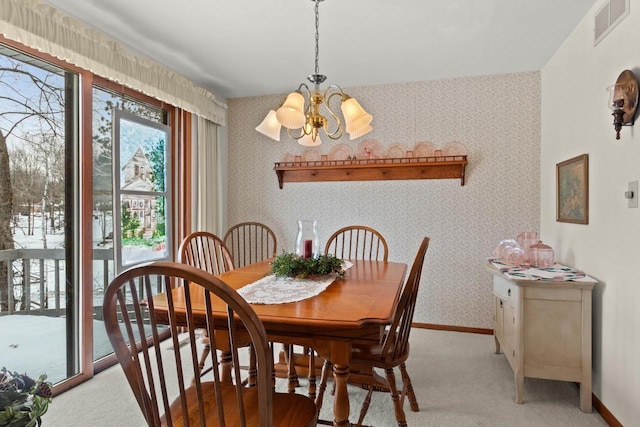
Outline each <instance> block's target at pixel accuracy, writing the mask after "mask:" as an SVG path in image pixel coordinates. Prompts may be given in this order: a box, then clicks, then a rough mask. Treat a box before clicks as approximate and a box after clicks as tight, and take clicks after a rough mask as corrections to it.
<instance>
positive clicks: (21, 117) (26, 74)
mask: <svg viewBox="0 0 640 427" xmlns="http://www.w3.org/2000/svg"><path fill="white" fill-rule="evenodd" d="M60 79H61V76H60V75H57V74H54V73H52V72H50V71H46V70H43V69H39V68H36V67H33V66H30V65H28V64H25V63H23V62H21V61H18V60H16V59H12V58H9V57H4V56H2V57H0V106H1V108H0V251H2V250H11V249H14V248H15V244H14V240H13V235H12V234H11V227H10V221H11V218H12V216H14V214H15V213H14V205H13V188H12V183H11V173H10V170H11V161H10V151H9V142H8V139H9V138H10V137H11V138H12V140H13V141H14V144H23V145H24V146H25V147H27V146H28V144H29V142H30V141H29V138H28V136H29V135H42V136H45V135H47V136H48V137H52V138H54V139H56V140H62V139H63V137H64V133H63V128H64V126H63V125H64V117H63V115H62V113H63V108H64V85H63V84H61V83H60ZM56 81H57V82H56ZM45 202H46V201H45ZM9 268H10V263H9V262H0V312H3V311H8V310H9V292H13V289H12V287H11V285H13V284H12V283H9V275H8V271H9V270H8V269H9Z"/></svg>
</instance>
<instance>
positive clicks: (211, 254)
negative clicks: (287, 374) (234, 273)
mask: <svg viewBox="0 0 640 427" xmlns="http://www.w3.org/2000/svg"><path fill="white" fill-rule="evenodd" d="M178 262H181V263H183V264H188V265H191V266H193V267H197V268H199V269H201V270H204V271H206V272H208V273H211V274H213V275H216V276H217V275H220V274H222V273H226V272H227V271H230V270H233V269H234V265H233V261H232V260H231V254H230V253H229V250H228V249H227V247H226V246H225V244H224V242H223V241H222V240H221V239H220V238H219V237H218V236H216V235H215V234H213V233H209V232H207V231H196V232H194V233H191V234H189V235H188V236H187V237H185V238H184V240H183V241H182V243H181V244H180V247H179V248H178ZM200 341H201V342H202V344H203V346H204V349H203V350H202V355H201V357H200V363H199V364H198V366H199V367H200V370H201V371H202V372H203V373H206V372H207V371H206V370H204V364H205V362H206V360H207V356H208V355H209V352H210V350H211V347H210V345H209V337H208V336H207V335H206V331H203V333H202V334H201V336H200ZM251 362H253V360H252V361H251ZM251 362H250V367H249V376H250V377H253V367H254V366H253V364H252V363H251Z"/></svg>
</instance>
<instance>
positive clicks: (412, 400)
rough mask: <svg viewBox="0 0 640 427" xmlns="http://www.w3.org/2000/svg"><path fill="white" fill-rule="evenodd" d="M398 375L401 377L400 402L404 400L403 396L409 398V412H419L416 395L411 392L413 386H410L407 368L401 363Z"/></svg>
mask: <svg viewBox="0 0 640 427" xmlns="http://www.w3.org/2000/svg"><path fill="white" fill-rule="evenodd" d="M400 375H402V384H403V386H402V400H404V395H406V396H407V397H408V398H409V405H410V406H411V410H412V411H413V412H419V411H420V407H419V406H418V400H417V399H416V393H415V392H414V391H413V386H412V385H411V378H409V373H408V372H407V366H406V365H405V364H404V363H402V364H400Z"/></svg>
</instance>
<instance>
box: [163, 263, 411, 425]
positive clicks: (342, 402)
mask: <svg viewBox="0 0 640 427" xmlns="http://www.w3.org/2000/svg"><path fill="white" fill-rule="evenodd" d="M351 262H352V263H353V266H352V267H351V268H350V269H349V270H348V273H347V277H345V278H336V280H334V281H333V283H331V284H330V285H329V286H328V287H327V288H326V289H325V290H324V291H322V292H321V293H320V294H318V295H316V296H314V297H312V298H308V299H305V300H302V301H298V302H292V303H284V304H252V308H253V309H254V310H255V312H256V313H257V315H258V317H259V318H260V320H261V321H262V323H263V325H264V327H265V330H266V332H267V338H268V339H269V341H271V342H280V343H284V344H291V345H300V346H305V347H310V348H313V349H314V350H315V351H316V352H317V353H318V354H319V355H320V356H321V357H323V358H325V359H328V360H331V362H332V363H333V375H334V381H335V395H334V404H333V416H334V420H333V424H334V426H347V425H349V411H350V407H349V394H348V392H347V380H348V377H349V362H350V360H349V359H350V355H351V346H352V345H353V344H357V343H364V344H367V343H368V344H371V343H376V342H379V341H380V339H381V337H382V335H383V333H384V329H385V326H387V325H389V324H390V323H391V321H392V318H393V314H394V310H395V307H396V305H397V303H398V300H399V298H400V293H401V290H402V285H403V283H404V278H405V275H406V271H407V265H406V264H403V263H396V262H387V261H362V260H352V261H351ZM269 274H271V273H270V265H269V261H268V260H267V261H263V262H259V263H256V264H251V265H247V266H245V267H242V268H238V269H235V270H231V271H229V272H226V273H224V274H222V275H220V276H219V277H220V279H222V280H223V281H224V282H225V283H227V284H228V285H229V286H231V287H232V288H234V289H240V288H241V287H243V286H245V285H247V284H251V283H253V282H255V281H257V280H259V279H261V278H263V277H265V276H267V275H269ZM172 292H173V293H174V304H175V307H176V310H180V308H181V307H180V301H184V296H183V295H182V296H181V295H180V294H183V292H181V290H180V288H175V289H173V291H172ZM191 295H192V304H193V306H194V311H201V312H203V313H204V311H203V310H204V302H202V301H197V299H196V298H197V297H196V296H195V295H194V293H192V294H191ZM199 295H201V294H199ZM182 306H183V307H184V303H182ZM166 309H167V302H166V295H164V294H159V295H156V296H155V297H154V310H155V312H156V315H160V314H161V313H162V312H163V311H165V312H166ZM213 310H214V314H216V315H217V314H218V313H219V316H220V317H223V316H225V317H226V315H227V312H226V308H225V307H224V306H223V304H222V302H218V304H214V306H213ZM203 317H204V316H203Z"/></svg>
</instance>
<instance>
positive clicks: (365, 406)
mask: <svg viewBox="0 0 640 427" xmlns="http://www.w3.org/2000/svg"><path fill="white" fill-rule="evenodd" d="M372 394H373V386H372V385H369V391H368V392H367V397H365V398H364V401H363V402H362V408H361V409H360V417H359V418H358V424H356V425H357V426H361V425H362V422H363V421H364V417H365V416H366V415H367V411H368V410H369V405H370V404H371V395H372Z"/></svg>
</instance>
